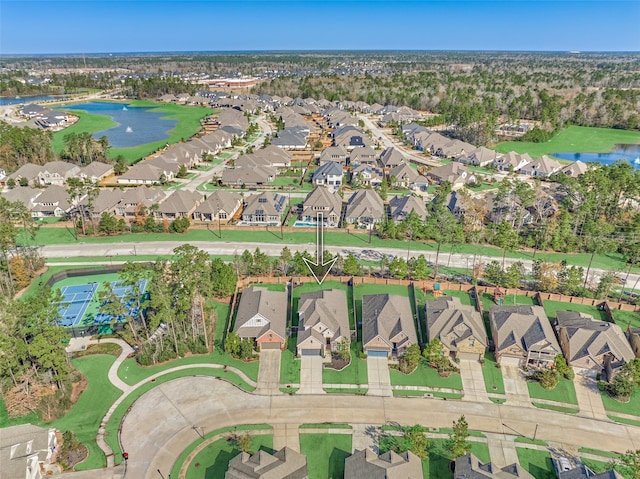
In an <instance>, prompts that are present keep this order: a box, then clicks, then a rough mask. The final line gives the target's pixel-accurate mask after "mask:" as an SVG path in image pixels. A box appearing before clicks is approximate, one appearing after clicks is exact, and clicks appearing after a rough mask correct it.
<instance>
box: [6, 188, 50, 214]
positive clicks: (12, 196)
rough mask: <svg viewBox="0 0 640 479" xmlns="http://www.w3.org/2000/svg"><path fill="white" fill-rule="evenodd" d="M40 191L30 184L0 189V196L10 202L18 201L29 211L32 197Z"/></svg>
mask: <svg viewBox="0 0 640 479" xmlns="http://www.w3.org/2000/svg"><path fill="white" fill-rule="evenodd" d="M41 193H42V190H37V189H35V188H31V187H30V186H19V187H16V188H10V189H8V190H6V191H0V196H1V197H3V198H4V199H6V200H7V201H10V202H12V203H13V202H14V201H19V202H20V203H22V204H23V205H24V206H25V207H26V208H27V209H28V210H29V211H31V208H33V204H34V203H33V199H34V198H36V197H37V196H38V195H39V194H41Z"/></svg>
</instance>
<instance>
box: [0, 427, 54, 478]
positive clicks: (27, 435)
mask: <svg viewBox="0 0 640 479" xmlns="http://www.w3.org/2000/svg"><path fill="white" fill-rule="evenodd" d="M57 449H58V440H57V438H56V430H55V429H54V428H44V427H39V426H34V425H33V424H21V425H19V426H11V427H5V428H3V429H2V432H1V433H0V464H2V467H1V468H0V477H2V478H6V479H13V478H16V479H17V478H20V479H42V478H43V477H45V476H47V477H48V476H49V474H48V473H47V472H46V470H47V466H48V465H49V464H50V463H51V461H52V459H53V457H54V456H55V454H56V452H57Z"/></svg>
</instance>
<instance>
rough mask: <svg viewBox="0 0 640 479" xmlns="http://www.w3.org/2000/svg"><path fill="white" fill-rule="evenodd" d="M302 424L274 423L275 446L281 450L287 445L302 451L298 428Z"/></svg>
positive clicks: (277, 449)
mask: <svg viewBox="0 0 640 479" xmlns="http://www.w3.org/2000/svg"><path fill="white" fill-rule="evenodd" d="M299 428H300V424H297V423H295V424H294V423H286V424H274V425H273V448H274V449H275V450H276V451H279V450H280V449H282V448H283V447H285V446H287V447H290V448H291V449H293V450H294V451H297V452H300V436H299V435H298V429H299Z"/></svg>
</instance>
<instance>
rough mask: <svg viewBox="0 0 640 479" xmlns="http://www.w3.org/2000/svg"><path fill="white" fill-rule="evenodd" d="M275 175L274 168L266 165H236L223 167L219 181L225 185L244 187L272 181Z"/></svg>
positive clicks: (261, 184)
mask: <svg viewBox="0 0 640 479" xmlns="http://www.w3.org/2000/svg"><path fill="white" fill-rule="evenodd" d="M275 177H276V170H275V169H274V168H270V167H268V166H254V167H246V166H238V167H235V168H225V169H224V170H223V171H222V176H221V179H220V181H221V182H222V184H224V185H227V186H232V187H240V188H245V187H256V186H264V185H266V184H267V183H270V182H272V181H273V180H274V179H275Z"/></svg>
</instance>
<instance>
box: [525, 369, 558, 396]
mask: <svg viewBox="0 0 640 479" xmlns="http://www.w3.org/2000/svg"><path fill="white" fill-rule="evenodd" d="M529 378H530V379H532V380H534V381H538V383H540V386H542V387H543V388H545V389H547V390H548V391H551V390H552V389H555V387H556V386H557V385H558V383H559V382H560V375H559V374H558V371H556V370H555V369H539V370H537V371H534V372H533V374H531V376H529Z"/></svg>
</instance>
